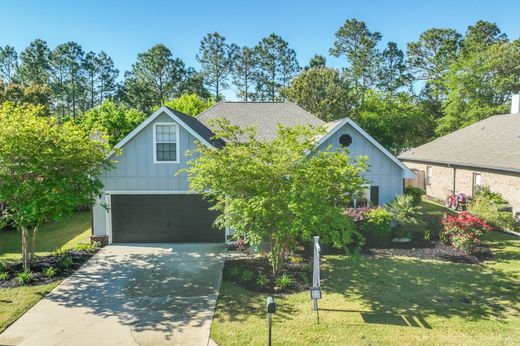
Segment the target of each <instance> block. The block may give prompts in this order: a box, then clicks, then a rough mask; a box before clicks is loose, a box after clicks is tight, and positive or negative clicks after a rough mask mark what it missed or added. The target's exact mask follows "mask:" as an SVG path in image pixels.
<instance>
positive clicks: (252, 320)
mask: <svg viewBox="0 0 520 346" xmlns="http://www.w3.org/2000/svg"><path fill="white" fill-rule="evenodd" d="M444 211H445V209H444V207H442V206H439V205H436V204H433V203H429V202H425V208H424V212H425V213H427V214H434V213H436V214H438V215H439V216H440V215H442V214H443V213H444ZM486 241H487V242H488V244H490V245H491V247H492V249H493V251H494V253H495V258H494V260H493V261H488V262H484V263H483V264H478V265H473V264H459V263H450V262H441V261H433V260H418V259H413V258H404V257H379V258H374V257H361V258H360V259H356V260H354V259H352V258H351V257H349V256H337V255H334V256H325V257H324V261H323V266H322V289H323V299H322V300H321V301H320V302H319V305H320V324H317V323H316V315H315V314H313V313H312V311H311V309H310V299H309V293H308V292H302V293H297V294H290V295H286V296H280V297H276V298H275V299H276V302H277V304H278V309H279V311H278V312H277V313H276V315H275V317H274V320H273V343H274V344H277V345H282V344H283V345H311V344H312V345H315V344H318V345H338V344H366V345H416V344H426V345H447V344H449V345H513V344H518V340H520V239H518V238H515V237H513V236H510V235H506V234H503V233H497V232H494V233H490V234H489V235H487V236H486ZM220 294H221V296H220V298H219V302H218V305H217V311H216V315H215V319H214V321H213V324H212V328H211V336H212V338H213V340H215V341H216V342H217V343H218V344H219V345H223V346H225V345H246V344H252V345H262V344H265V343H266V342H267V316H266V313H265V298H266V296H265V295H262V294H258V293H253V292H250V291H247V290H245V289H242V288H239V287H237V286H234V285H233V284H230V283H227V282H223V283H222V287H221V290H220Z"/></svg>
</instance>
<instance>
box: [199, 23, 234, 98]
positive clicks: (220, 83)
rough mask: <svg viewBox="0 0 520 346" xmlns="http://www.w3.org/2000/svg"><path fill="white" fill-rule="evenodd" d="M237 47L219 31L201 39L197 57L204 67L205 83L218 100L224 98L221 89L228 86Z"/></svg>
mask: <svg viewBox="0 0 520 346" xmlns="http://www.w3.org/2000/svg"><path fill="white" fill-rule="evenodd" d="M236 49H237V47H236V46H235V45H229V44H227V43H226V38H225V37H224V36H222V35H220V34H219V33H218V32H214V33H210V34H207V35H206V36H205V37H204V38H203V39H202V41H200V48H199V54H197V56H196V58H197V61H198V62H199V63H200V65H201V67H202V76H203V77H204V83H205V84H206V86H207V88H208V89H210V90H212V91H213V97H214V98H215V99H216V100H220V99H222V94H221V91H222V90H225V89H227V88H228V84H227V78H228V76H229V73H230V72H231V69H232V59H233V57H234V55H235V51H236Z"/></svg>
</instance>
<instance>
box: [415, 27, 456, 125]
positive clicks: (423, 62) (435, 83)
mask: <svg viewBox="0 0 520 346" xmlns="http://www.w3.org/2000/svg"><path fill="white" fill-rule="evenodd" d="M460 39H461V35H460V34H459V33H458V32H457V31H455V30H453V29H429V30H426V31H425V32H423V33H422V34H421V36H420V37H419V40H418V41H417V42H410V43H408V51H407V56H408V66H409V68H410V70H411V72H412V73H413V75H414V77H415V79H417V80H420V81H425V82H426V83H425V89H424V90H423V92H426V93H425V95H424V96H425V99H427V100H430V102H431V103H432V106H431V109H432V110H433V112H434V115H435V116H437V117H440V116H442V112H441V102H442V100H443V99H444V98H445V97H446V88H445V86H444V81H445V79H444V77H445V76H446V73H447V71H448V67H449V66H450V64H451V63H453V62H454V61H455V60H456V58H457V56H458V52H459V46H460Z"/></svg>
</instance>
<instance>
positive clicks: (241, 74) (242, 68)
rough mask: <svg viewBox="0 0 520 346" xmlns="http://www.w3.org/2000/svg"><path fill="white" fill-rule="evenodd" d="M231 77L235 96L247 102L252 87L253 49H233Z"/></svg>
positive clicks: (254, 57) (253, 73)
mask: <svg viewBox="0 0 520 346" xmlns="http://www.w3.org/2000/svg"><path fill="white" fill-rule="evenodd" d="M234 53H235V55H234V56H233V59H232V61H233V64H232V68H231V77H232V81H233V85H234V86H235V88H236V95H237V97H240V98H241V99H242V100H244V101H246V102H247V101H249V100H250V99H251V96H252V92H251V89H252V88H253V87H254V79H255V72H256V66H257V59H256V55H255V52H254V50H253V49H251V48H248V47H242V48H237V49H235V52H234Z"/></svg>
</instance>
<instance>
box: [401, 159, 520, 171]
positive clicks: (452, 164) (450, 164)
mask: <svg viewBox="0 0 520 346" xmlns="http://www.w3.org/2000/svg"><path fill="white" fill-rule="evenodd" d="M400 160H401V161H403V162H414V163H425V164H428V163H430V164H437V165H443V166H448V167H459V168H464V167H466V168H476V169H483V170H490V171H500V172H509V173H520V168H511V167H500V166H493V165H480V164H474V163H466V162H453V161H443V160H430V159H421V158H406V157H401V158H400Z"/></svg>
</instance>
